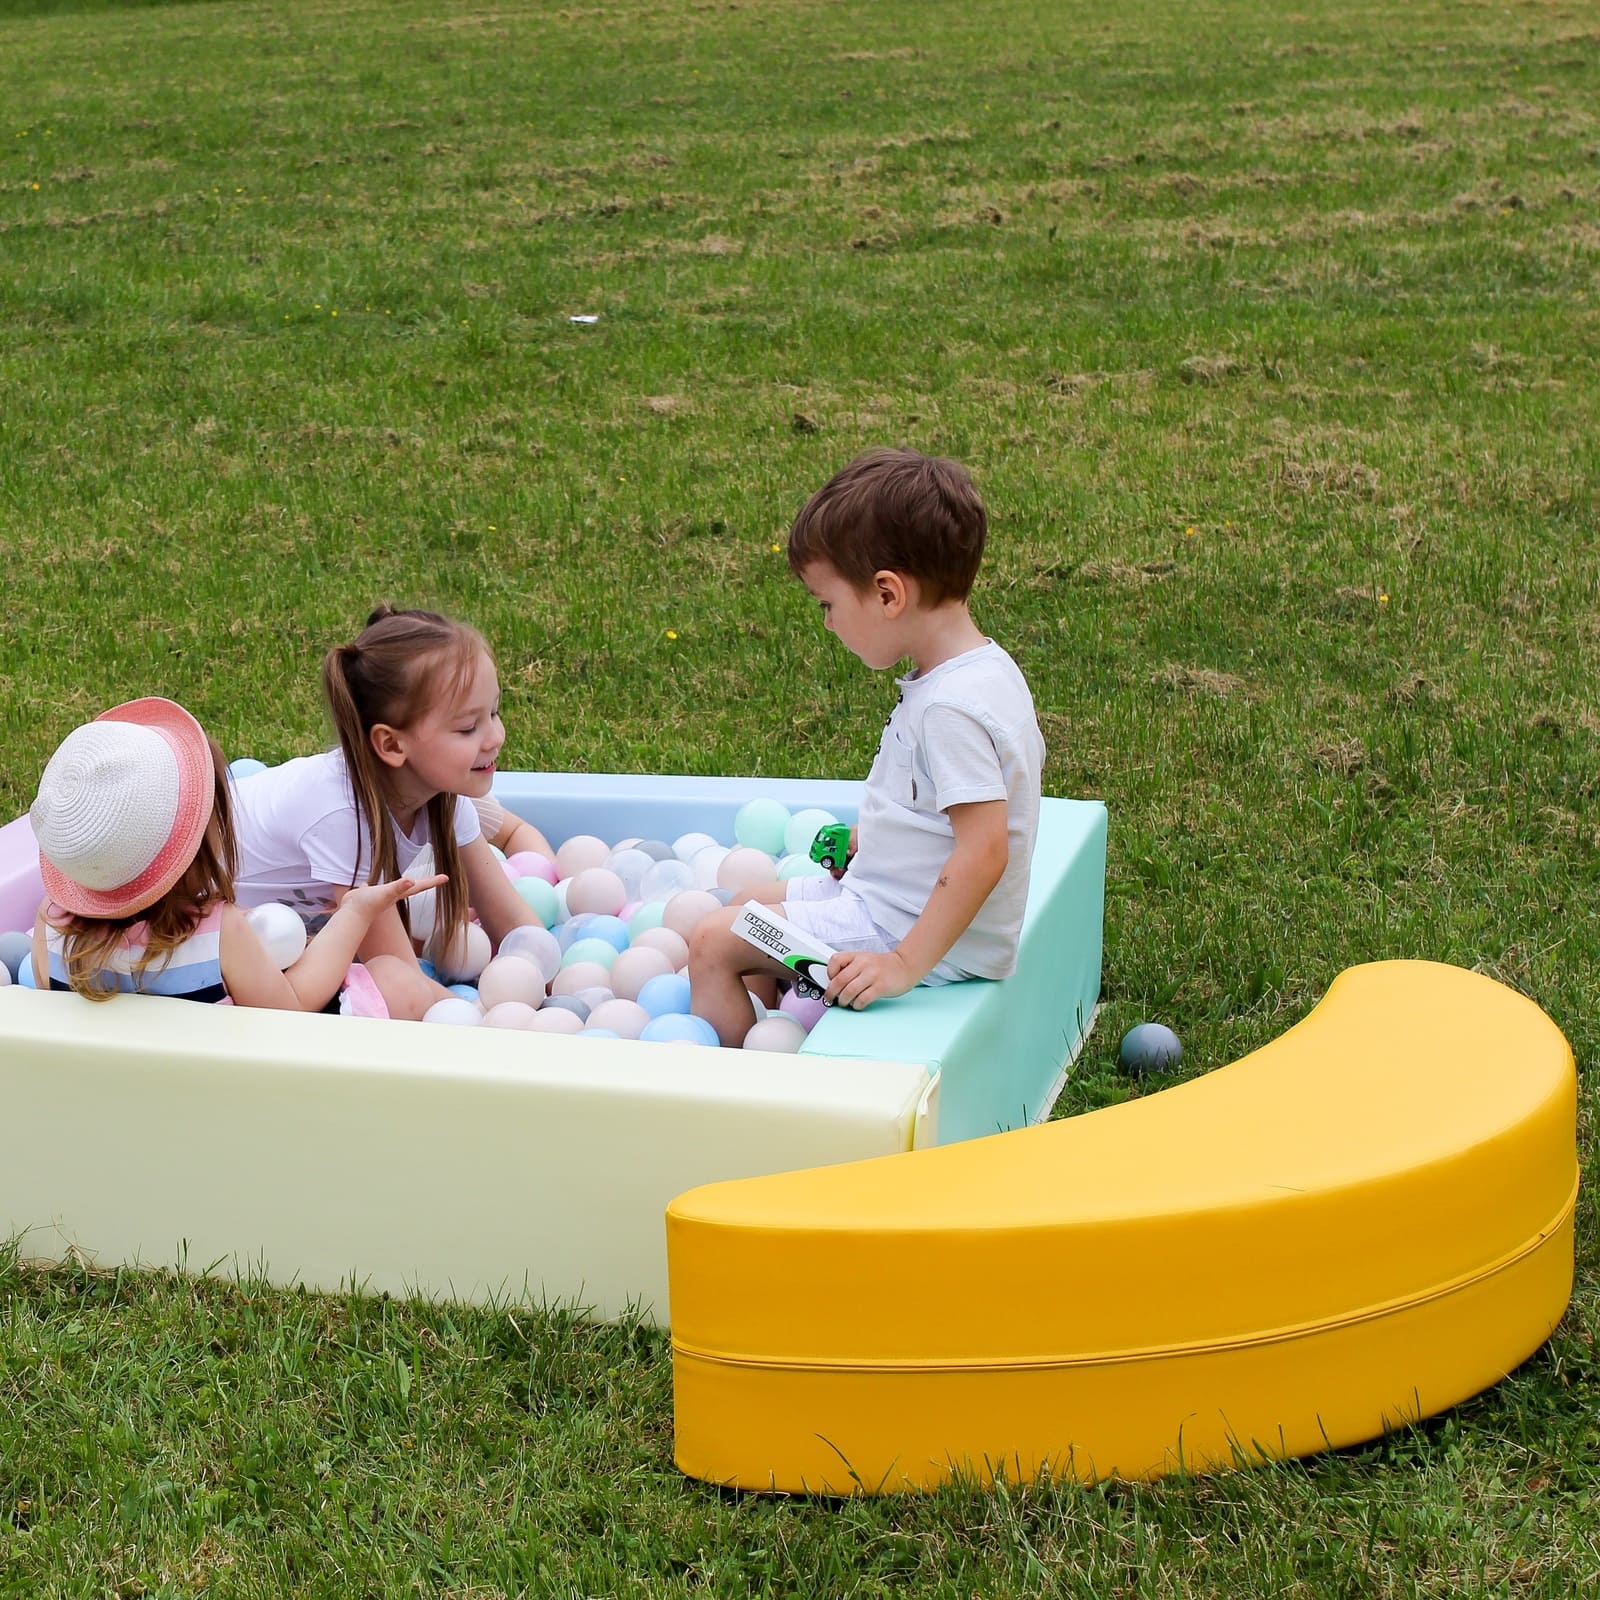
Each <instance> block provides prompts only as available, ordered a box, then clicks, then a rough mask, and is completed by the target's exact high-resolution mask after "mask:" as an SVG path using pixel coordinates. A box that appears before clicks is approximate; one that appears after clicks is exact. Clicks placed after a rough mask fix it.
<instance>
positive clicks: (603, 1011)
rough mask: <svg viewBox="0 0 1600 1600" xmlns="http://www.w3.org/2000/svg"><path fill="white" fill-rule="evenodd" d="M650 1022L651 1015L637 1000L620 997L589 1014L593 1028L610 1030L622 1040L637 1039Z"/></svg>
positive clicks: (599, 1006)
mask: <svg viewBox="0 0 1600 1600" xmlns="http://www.w3.org/2000/svg"><path fill="white" fill-rule="evenodd" d="M649 1021H650V1013H649V1012H648V1011H646V1010H645V1008H644V1007H643V1006H642V1005H640V1004H639V1002H638V1001H637V1000H624V999H622V998H620V997H618V998H617V999H615V1000H607V1001H605V1002H604V1003H603V1004H602V1005H598V1006H596V1007H595V1008H594V1010H593V1011H591V1012H590V1013H589V1026H590V1027H591V1028H596V1027H598V1028H608V1029H610V1030H611V1031H612V1032H614V1033H615V1034H616V1035H617V1037H618V1038H620V1039H637V1038H638V1037H639V1035H640V1034H641V1033H643V1032H644V1030H645V1026H646V1024H647V1023H648V1022H649Z"/></svg>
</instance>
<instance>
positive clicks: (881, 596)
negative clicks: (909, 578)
mask: <svg viewBox="0 0 1600 1600" xmlns="http://www.w3.org/2000/svg"><path fill="white" fill-rule="evenodd" d="M872 593H873V595H874V597H875V598H876V600H877V602H878V604H879V605H880V606H881V607H882V608H883V614H884V616H886V617H888V618H890V619H891V620H892V619H893V618H895V617H898V616H899V615H900V613H901V612H902V611H904V610H905V608H906V603H907V601H908V600H909V599H910V598H911V589H910V585H909V584H908V583H907V582H906V576H905V574H904V573H903V572H894V571H891V570H890V569H889V568H887V567H886V568H884V569H883V571H881V572H874V573H873V574H872Z"/></svg>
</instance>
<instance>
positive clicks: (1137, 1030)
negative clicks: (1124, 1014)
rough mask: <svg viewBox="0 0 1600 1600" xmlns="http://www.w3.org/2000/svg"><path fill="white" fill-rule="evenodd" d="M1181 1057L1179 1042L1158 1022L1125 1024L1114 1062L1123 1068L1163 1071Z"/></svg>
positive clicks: (1138, 1070)
mask: <svg viewBox="0 0 1600 1600" xmlns="http://www.w3.org/2000/svg"><path fill="white" fill-rule="evenodd" d="M1182 1060H1183V1044H1182V1042H1181V1041H1180V1040H1179V1038H1178V1036H1177V1034H1175V1033H1174V1032H1173V1031H1172V1029H1171V1028H1169V1027H1166V1026H1165V1025H1164V1024H1162V1023H1159V1022H1141V1023H1139V1024H1138V1025H1137V1026H1135V1027H1132V1028H1129V1029H1128V1031H1127V1032H1126V1033H1125V1034H1123V1036H1122V1043H1121V1044H1120V1045H1119V1046H1118V1047H1117V1064H1118V1066H1120V1067H1121V1068H1122V1070H1123V1071H1124V1072H1167V1071H1169V1070H1170V1069H1171V1068H1173V1067H1175V1066H1177V1064H1178V1063H1179V1062H1180V1061H1182Z"/></svg>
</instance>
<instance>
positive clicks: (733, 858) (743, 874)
mask: <svg viewBox="0 0 1600 1600" xmlns="http://www.w3.org/2000/svg"><path fill="white" fill-rule="evenodd" d="M775 870H776V868H775V864H774V862H773V859H772V857H771V856H769V855H768V854H767V853H766V851H765V850H755V849H752V848H750V847H749V846H747V845H745V846H741V847H740V848H739V849H737V850H730V851H729V852H728V854H727V855H726V856H725V857H724V858H723V861H722V865H721V866H719V867H718V868H717V887H718V888H719V889H732V890H733V892H734V893H735V894H738V893H739V892H740V890H742V889H753V888H755V886H756V885H757V884H758V883H771V882H772V878H773V873H774V871H775Z"/></svg>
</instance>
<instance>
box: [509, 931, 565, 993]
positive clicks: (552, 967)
mask: <svg viewBox="0 0 1600 1600" xmlns="http://www.w3.org/2000/svg"><path fill="white" fill-rule="evenodd" d="M500 954H501V955H503V956H517V957H519V958H520V959H521V960H523V961H531V962H532V963H533V964H534V966H536V967H537V968H538V969H539V970H540V972H542V973H543V974H544V981H545V982H546V983H549V981H550V980H551V979H552V978H553V977H555V975H556V974H557V973H558V972H559V971H560V970H561V945H560V942H559V941H558V940H557V938H556V936H555V935H554V934H553V933H551V932H550V931H549V930H548V929H547V928H513V929H512V930H511V932H510V933H508V934H507V935H506V936H505V938H504V939H502V940H501V941H500Z"/></svg>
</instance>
